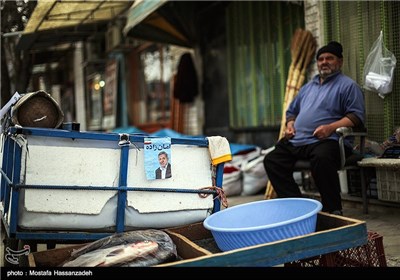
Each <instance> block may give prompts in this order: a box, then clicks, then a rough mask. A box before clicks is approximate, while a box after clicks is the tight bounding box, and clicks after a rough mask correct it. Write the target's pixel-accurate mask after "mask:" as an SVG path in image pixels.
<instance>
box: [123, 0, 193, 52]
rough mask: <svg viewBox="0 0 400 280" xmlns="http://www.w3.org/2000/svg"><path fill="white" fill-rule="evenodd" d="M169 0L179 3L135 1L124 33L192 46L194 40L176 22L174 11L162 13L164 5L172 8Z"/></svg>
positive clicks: (164, 0) (145, 38)
mask: <svg viewBox="0 0 400 280" xmlns="http://www.w3.org/2000/svg"><path fill="white" fill-rule="evenodd" d="M167 2H168V4H172V5H177V4H179V3H178V2H179V1H168V0H152V1H145V0H137V1H135V2H134V3H133V5H132V7H131V8H130V9H129V11H128V13H127V22H126V25H125V27H124V29H123V33H124V35H125V36H131V37H134V38H138V39H144V40H148V41H155V42H161V43H168V44H173V45H179V46H185V47H191V46H192V42H190V39H189V38H188V36H187V34H185V31H184V30H183V29H180V28H179V26H178V25H177V24H176V22H174V18H173V17H174V13H171V12H170V11H169V12H164V13H162V10H163V9H164V7H165V9H170V6H169V5H166V4H167ZM172 2H173V3H172ZM166 6H169V7H166Z"/></svg>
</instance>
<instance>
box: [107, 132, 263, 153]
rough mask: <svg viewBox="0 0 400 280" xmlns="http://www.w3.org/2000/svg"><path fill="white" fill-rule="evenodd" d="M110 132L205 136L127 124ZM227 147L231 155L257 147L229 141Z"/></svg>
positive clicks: (191, 136)
mask: <svg viewBox="0 0 400 280" xmlns="http://www.w3.org/2000/svg"><path fill="white" fill-rule="evenodd" d="M112 132H115V133H129V134H144V135H149V136H156V137H171V138H182V137H184V138H188V137H189V138H204V137H206V136H204V135H196V136H193V135H186V134H182V133H179V132H177V131H175V130H173V129H169V128H163V129H160V130H158V131H156V132H153V133H151V134H148V133H146V132H144V131H142V130H140V129H138V128H136V127H134V126H128V127H119V128H115V129H114V130H113V131H112ZM229 147H230V148H231V154H232V155H237V154H240V153H243V152H249V151H252V150H254V149H256V148H257V146H256V145H251V144H238V143H229Z"/></svg>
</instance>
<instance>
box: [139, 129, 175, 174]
mask: <svg viewBox="0 0 400 280" xmlns="http://www.w3.org/2000/svg"><path fill="white" fill-rule="evenodd" d="M144 169H145V172H146V178H147V180H164V179H169V178H171V177H172V160H171V138H170V137H160V138H151V137H146V138H144Z"/></svg>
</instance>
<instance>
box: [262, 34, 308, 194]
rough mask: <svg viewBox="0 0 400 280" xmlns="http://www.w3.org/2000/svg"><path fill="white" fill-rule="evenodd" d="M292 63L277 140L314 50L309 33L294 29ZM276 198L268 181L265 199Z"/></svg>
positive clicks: (282, 134) (282, 130)
mask: <svg viewBox="0 0 400 280" xmlns="http://www.w3.org/2000/svg"><path fill="white" fill-rule="evenodd" d="M290 50H291V57H292V62H291V64H290V67H289V73H288V79H287V82H286V91H285V98H284V102H283V106H282V118H281V127H280V131H279V135H278V140H279V139H280V138H281V137H283V136H284V132H285V127H286V110H287V108H288V107H289V104H290V103H291V102H292V101H293V99H294V97H295V96H296V95H297V93H298V91H299V89H300V87H301V86H302V85H303V83H304V80H305V74H306V70H307V68H308V65H309V64H310V63H311V61H312V58H313V56H314V54H315V50H316V42H315V39H314V37H313V36H312V34H311V32H310V31H307V30H302V29H301V28H298V29H296V31H295V33H294V35H293V38H292V42H291V49H290ZM275 197H276V192H275V191H274V189H273V186H272V184H271V181H268V184H267V189H266V191H265V199H272V198H275Z"/></svg>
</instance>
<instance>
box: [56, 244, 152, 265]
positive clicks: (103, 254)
mask: <svg viewBox="0 0 400 280" xmlns="http://www.w3.org/2000/svg"><path fill="white" fill-rule="evenodd" d="M157 249H158V243H157V242H154V241H140V242H137V243H131V244H122V245H117V246H114V247H109V248H106V249H97V250H94V251H90V252H88V253H85V254H83V255H80V256H79V257H77V258H76V259H74V260H72V261H68V262H66V263H64V265H63V266H64V267H95V266H104V267H105V266H116V265H120V264H124V263H126V262H129V261H132V260H134V259H136V258H137V257H142V256H146V255H148V254H151V253H154V252H155V251H156V250H157Z"/></svg>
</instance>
